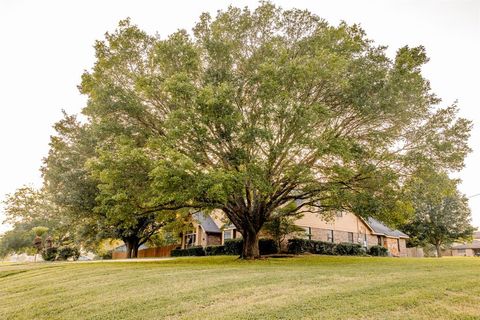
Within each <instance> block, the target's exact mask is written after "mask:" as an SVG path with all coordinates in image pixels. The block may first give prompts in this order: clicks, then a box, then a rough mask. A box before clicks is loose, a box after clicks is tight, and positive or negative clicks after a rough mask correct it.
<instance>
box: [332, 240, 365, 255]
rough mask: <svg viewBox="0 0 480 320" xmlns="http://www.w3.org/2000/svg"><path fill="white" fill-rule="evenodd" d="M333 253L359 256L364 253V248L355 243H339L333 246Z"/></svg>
mask: <svg viewBox="0 0 480 320" xmlns="http://www.w3.org/2000/svg"><path fill="white" fill-rule="evenodd" d="M335 254H338V255H340V256H360V255H363V254H365V249H364V248H363V247H362V246H361V245H359V244H357V243H349V242H344V243H339V244H337V245H336V246H335Z"/></svg>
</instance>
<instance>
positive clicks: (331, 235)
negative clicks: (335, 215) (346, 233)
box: [327, 230, 333, 242]
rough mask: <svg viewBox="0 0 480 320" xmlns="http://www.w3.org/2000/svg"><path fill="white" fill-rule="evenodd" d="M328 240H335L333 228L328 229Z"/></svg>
mask: <svg viewBox="0 0 480 320" xmlns="http://www.w3.org/2000/svg"><path fill="white" fill-rule="evenodd" d="M327 241H328V242H333V230H327Z"/></svg>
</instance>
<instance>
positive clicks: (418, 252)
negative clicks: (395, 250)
mask: <svg viewBox="0 0 480 320" xmlns="http://www.w3.org/2000/svg"><path fill="white" fill-rule="evenodd" d="M423 256H424V254H423V249H422V248H418V247H415V248H407V257H411V258H423Z"/></svg>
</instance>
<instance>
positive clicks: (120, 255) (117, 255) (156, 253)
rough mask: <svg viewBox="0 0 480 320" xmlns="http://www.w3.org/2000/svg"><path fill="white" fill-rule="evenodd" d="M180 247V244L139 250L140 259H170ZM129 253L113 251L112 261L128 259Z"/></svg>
mask: <svg viewBox="0 0 480 320" xmlns="http://www.w3.org/2000/svg"><path fill="white" fill-rule="evenodd" d="M176 247H178V244H172V245H169V246H163V247H155V248H147V249H141V250H138V258H162V257H170V255H171V253H172V250H173V249H175V248H176ZM126 258H127V253H126V252H124V251H113V253H112V259H126Z"/></svg>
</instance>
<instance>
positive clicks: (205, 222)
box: [192, 211, 222, 233]
mask: <svg viewBox="0 0 480 320" xmlns="http://www.w3.org/2000/svg"><path fill="white" fill-rule="evenodd" d="M192 217H193V219H195V220H196V221H197V222H198V224H200V225H201V226H202V228H203V230H205V232H213V233H221V232H222V231H220V228H219V227H218V226H217V224H216V223H215V221H213V219H212V217H210V216H209V215H208V214H205V213H203V212H202V211H199V212H195V213H194V214H193V215H192Z"/></svg>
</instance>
